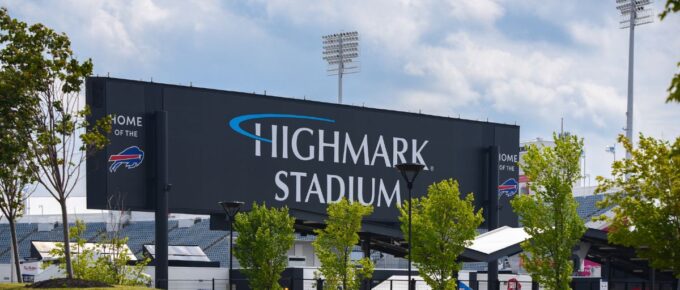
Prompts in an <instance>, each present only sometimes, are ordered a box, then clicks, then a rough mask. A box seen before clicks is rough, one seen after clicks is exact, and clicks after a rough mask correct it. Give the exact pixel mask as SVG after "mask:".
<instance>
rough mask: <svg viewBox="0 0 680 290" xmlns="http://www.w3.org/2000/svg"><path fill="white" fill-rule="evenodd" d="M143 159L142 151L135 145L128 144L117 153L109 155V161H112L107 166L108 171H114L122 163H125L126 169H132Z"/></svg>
mask: <svg viewBox="0 0 680 290" xmlns="http://www.w3.org/2000/svg"><path fill="white" fill-rule="evenodd" d="M143 160H144V151H142V149H139V147H137V146H130V147H128V148H125V150H123V151H121V152H120V153H118V154H113V155H111V156H109V162H113V163H112V164H111V166H110V167H109V171H110V172H116V170H117V169H118V167H120V166H121V165H123V164H125V167H126V168H127V169H132V168H135V167H137V166H139V165H140V164H142V161H143Z"/></svg>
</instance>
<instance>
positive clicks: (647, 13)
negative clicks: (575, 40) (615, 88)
mask: <svg viewBox="0 0 680 290" xmlns="http://www.w3.org/2000/svg"><path fill="white" fill-rule="evenodd" d="M651 3H652V1H651V0H616V4H617V6H616V9H618V10H619V12H620V13H621V16H622V18H623V19H622V20H621V21H620V24H621V29H626V28H628V29H629V31H630V35H629V39H628V106H627V108H626V128H624V130H626V138H628V140H630V142H631V144H635V143H634V142H633V137H634V136H633V60H634V58H633V55H634V53H633V52H634V50H635V49H634V48H635V26H638V25H643V24H647V23H651V22H652V21H653V20H654V18H653V17H652V16H653V11H652V10H651V9H650V8H649V7H648V5H650V4H651ZM630 157H631V153H630V152H629V151H626V159H630Z"/></svg>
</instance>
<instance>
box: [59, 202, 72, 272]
mask: <svg viewBox="0 0 680 290" xmlns="http://www.w3.org/2000/svg"><path fill="white" fill-rule="evenodd" d="M59 205H60V206H61V221H62V223H63V224H64V227H63V228H64V232H63V233H64V261H65V263H66V277H68V278H69V279H73V266H72V264H71V239H70V237H69V236H68V213H67V212H66V199H63V200H60V201H59Z"/></svg>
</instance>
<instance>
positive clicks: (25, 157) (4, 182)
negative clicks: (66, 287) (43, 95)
mask: <svg viewBox="0 0 680 290" xmlns="http://www.w3.org/2000/svg"><path fill="white" fill-rule="evenodd" d="M7 21H9V19H8V17H6V10H4V9H1V8H0V24H1V23H5V22H7ZM6 34H7V31H5V30H2V29H0V43H2V42H4V39H6V38H7V35H6ZM8 53H11V52H10V51H9V49H8V48H7V47H5V48H2V49H0V55H6V54H8ZM34 84H35V82H34V79H33V78H32V77H31V75H29V74H26V73H25V72H23V71H21V70H18V69H17V68H16V67H13V66H11V65H8V64H7V63H5V62H4V61H3V62H0V212H1V213H2V214H3V215H4V216H5V217H6V218H7V221H8V222H9V226H10V235H11V248H12V253H13V256H14V257H18V247H17V246H18V245H17V236H16V220H17V219H18V218H20V217H21V216H22V215H23V210H24V208H23V207H24V201H25V200H26V198H28V193H27V192H26V191H25V189H26V186H27V185H28V184H30V183H32V182H33V181H34V174H33V172H32V168H33V166H32V163H31V161H32V158H31V156H30V150H28V148H27V146H26V144H27V143H29V141H30V139H31V132H32V130H33V124H34V123H33V116H34V115H35V107H36V106H35V105H36V103H37V102H36V101H35V99H34V98H31V97H30V95H29V94H28V92H30V91H31V88H32V87H33V85H34ZM14 267H15V268H16V271H15V272H16V275H17V281H21V280H22V279H21V267H20V265H19V259H18V258H17V259H14Z"/></svg>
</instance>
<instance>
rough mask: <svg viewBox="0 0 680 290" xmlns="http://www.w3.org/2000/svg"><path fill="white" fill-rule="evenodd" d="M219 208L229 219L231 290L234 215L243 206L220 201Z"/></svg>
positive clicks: (239, 203) (232, 202)
mask: <svg viewBox="0 0 680 290" xmlns="http://www.w3.org/2000/svg"><path fill="white" fill-rule="evenodd" d="M219 204H220V206H222V209H223V210H224V213H226V214H227V217H229V283H228V285H229V290H231V282H232V279H231V274H232V272H233V270H234V266H233V261H234V258H233V256H234V250H233V247H232V245H233V244H234V218H235V217H236V214H237V213H238V211H239V210H240V209H241V206H243V202H242V201H220V202H219Z"/></svg>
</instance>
